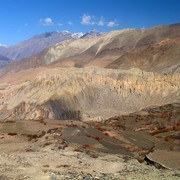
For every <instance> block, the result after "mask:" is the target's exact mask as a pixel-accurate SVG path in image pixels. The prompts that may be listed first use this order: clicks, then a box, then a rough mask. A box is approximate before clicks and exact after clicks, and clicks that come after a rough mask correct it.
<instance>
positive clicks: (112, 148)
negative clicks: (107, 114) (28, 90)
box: [0, 104, 180, 180]
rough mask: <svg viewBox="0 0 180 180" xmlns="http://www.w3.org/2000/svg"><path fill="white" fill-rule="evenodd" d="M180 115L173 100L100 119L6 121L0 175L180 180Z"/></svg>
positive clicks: (0, 135)
mask: <svg viewBox="0 0 180 180" xmlns="http://www.w3.org/2000/svg"><path fill="white" fill-rule="evenodd" d="M165 114H166V115H165ZM179 117H180V104H172V105H166V106H162V107H153V108H148V109H144V110H143V111H140V112H136V113H133V114H131V115H126V116H119V117H114V118H110V119H107V120H106V121H104V122H88V123H84V122H82V121H72V120H69V121H67V120H66V121H60V120H41V121H32V120H24V121H22V120H21V121H9V120H8V121H7V120H6V121H4V122H2V123H1V124H0V174H1V176H0V179H4V180H6V179H8V180H9V179H18V180H20V179H32V180H35V179H37V180H39V179H42V180H44V179H50V180H54V179H79V180H81V179H84V180H89V179H149V180H150V179H179V177H180V146H179V140H180V139H179V130H180V124H179V121H180V119H179ZM164 119H168V121H164ZM129 121H131V122H132V123H131V124H130V123H128V122H129ZM140 124H141V126H140Z"/></svg>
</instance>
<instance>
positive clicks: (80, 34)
mask: <svg viewBox="0 0 180 180" xmlns="http://www.w3.org/2000/svg"><path fill="white" fill-rule="evenodd" d="M83 35H84V33H83V32H78V33H74V34H72V35H71V37H72V38H76V39H78V38H81V37H82V36H83Z"/></svg>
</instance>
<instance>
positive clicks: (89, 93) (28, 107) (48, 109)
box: [0, 67, 180, 120]
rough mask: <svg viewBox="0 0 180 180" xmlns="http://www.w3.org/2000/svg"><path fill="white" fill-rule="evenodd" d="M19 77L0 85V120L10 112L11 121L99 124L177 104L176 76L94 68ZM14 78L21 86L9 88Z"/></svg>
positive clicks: (179, 77) (58, 70)
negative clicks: (44, 119)
mask: <svg viewBox="0 0 180 180" xmlns="http://www.w3.org/2000/svg"><path fill="white" fill-rule="evenodd" d="M22 73H23V72H19V73H15V74H13V75H11V76H10V77H8V81H9V85H7V86H5V85H4V86H3V84H1V86H2V87H3V88H2V89H0V95H1V97H0V98H1V100H0V108H1V117H4V116H2V115H3V114H5V113H7V112H11V111H13V112H15V115H12V113H10V115H9V117H11V118H13V117H17V118H16V119H18V118H20V117H21V119H41V118H50V119H83V120H93V119H94V118H95V119H96V120H97V119H99V120H101V119H103V118H107V117H112V116H116V115H120V114H126V113H130V112H135V111H138V110H140V109H142V108H145V107H148V106H153V105H164V104H168V103H172V102H179V101H180V94H179V92H180V91H179V88H180V86H179V79H180V75H179V73H175V74H157V73H152V72H145V71H141V70H139V69H131V70H127V71H126V70H111V69H101V68H95V67H89V68H82V69H78V68H70V69H58V68H51V69H44V70H43V69H41V72H40V73H39V74H38V73H37V75H36V74H35V73H34V71H33V70H32V72H31V73H32V74H31V73H30V71H29V75H28V76H27V77H26V76H25V77H26V78H25V77H22ZM24 73H26V71H25V72H24ZM17 77H22V81H20V79H18V81H16V82H17V84H13V83H15V81H14V79H17ZM32 77H33V78H32ZM6 78H7V77H6ZM23 78H24V79H23ZM1 80H2V81H3V79H1ZM4 81H5V80H4ZM24 103H25V104H24Z"/></svg>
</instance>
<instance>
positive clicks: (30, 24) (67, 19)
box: [0, 0, 180, 45]
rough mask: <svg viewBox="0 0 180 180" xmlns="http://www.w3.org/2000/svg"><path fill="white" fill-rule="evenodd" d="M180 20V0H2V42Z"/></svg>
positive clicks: (0, 4)
mask: <svg viewBox="0 0 180 180" xmlns="http://www.w3.org/2000/svg"><path fill="white" fill-rule="evenodd" d="M178 22H180V0H0V44H7V45H10V44H15V43H18V42H20V41H22V40H25V39H28V38H30V37H32V36H34V35H36V34H40V33H43V32H49V31H56V30H57V31H62V30H69V31H71V32H87V31H89V30H91V29H97V30H99V31H103V32H106V31H111V30H115V29H123V28H148V27H152V26H156V25H162V24H173V23H178Z"/></svg>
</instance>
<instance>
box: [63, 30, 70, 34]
mask: <svg viewBox="0 0 180 180" xmlns="http://www.w3.org/2000/svg"><path fill="white" fill-rule="evenodd" d="M62 33H64V34H70V32H69V31H67V30H63V31H62Z"/></svg>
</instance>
